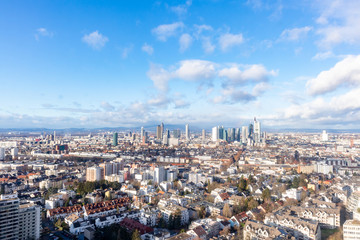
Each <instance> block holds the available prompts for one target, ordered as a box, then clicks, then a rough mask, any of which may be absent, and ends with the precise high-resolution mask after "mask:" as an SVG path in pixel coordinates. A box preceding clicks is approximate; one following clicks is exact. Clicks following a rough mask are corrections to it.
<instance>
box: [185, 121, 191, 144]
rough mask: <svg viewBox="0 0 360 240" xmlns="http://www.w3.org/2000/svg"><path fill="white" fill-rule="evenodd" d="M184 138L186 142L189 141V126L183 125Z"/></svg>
mask: <svg viewBox="0 0 360 240" xmlns="http://www.w3.org/2000/svg"><path fill="white" fill-rule="evenodd" d="M185 137H186V140H190V130H189V124H186V125H185Z"/></svg>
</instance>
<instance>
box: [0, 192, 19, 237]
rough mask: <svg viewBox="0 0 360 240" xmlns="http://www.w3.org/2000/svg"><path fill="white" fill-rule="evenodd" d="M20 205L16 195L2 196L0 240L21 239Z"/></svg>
mask: <svg viewBox="0 0 360 240" xmlns="http://www.w3.org/2000/svg"><path fill="white" fill-rule="evenodd" d="M19 204H20V200H19V198H18V197H17V196H16V194H11V195H10V194H9V195H0V239H2V240H10V239H11V240H14V239H19Z"/></svg>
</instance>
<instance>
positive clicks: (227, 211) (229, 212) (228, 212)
mask: <svg viewBox="0 0 360 240" xmlns="http://www.w3.org/2000/svg"><path fill="white" fill-rule="evenodd" d="M223 215H224V216H225V217H228V218H229V217H232V215H233V214H232V209H231V208H230V206H229V204H228V203H225V205H224V208H223Z"/></svg>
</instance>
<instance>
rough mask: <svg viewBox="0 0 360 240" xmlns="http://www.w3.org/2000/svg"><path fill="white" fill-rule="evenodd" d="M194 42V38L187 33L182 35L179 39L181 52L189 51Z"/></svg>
mask: <svg viewBox="0 0 360 240" xmlns="http://www.w3.org/2000/svg"><path fill="white" fill-rule="evenodd" d="M192 40H193V39H192V37H191V36H190V35H189V34H187V33H184V34H183V35H181V37H180V39H179V44H180V52H184V51H185V50H186V49H188V48H189V47H190V45H191V43H192Z"/></svg>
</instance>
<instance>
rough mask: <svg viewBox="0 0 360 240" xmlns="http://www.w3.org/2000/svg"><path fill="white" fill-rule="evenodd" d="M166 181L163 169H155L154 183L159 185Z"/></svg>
mask: <svg viewBox="0 0 360 240" xmlns="http://www.w3.org/2000/svg"><path fill="white" fill-rule="evenodd" d="M165 180H166V176H165V169H164V167H157V168H155V171H154V182H156V183H161V182H163V181H165Z"/></svg>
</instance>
